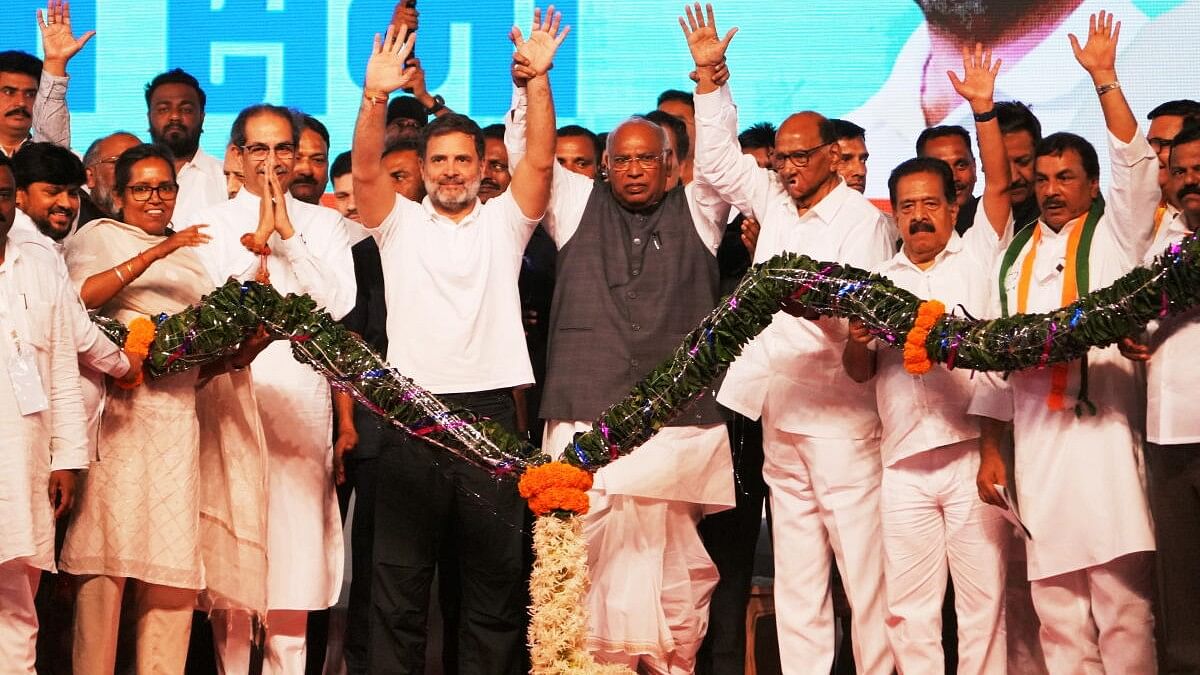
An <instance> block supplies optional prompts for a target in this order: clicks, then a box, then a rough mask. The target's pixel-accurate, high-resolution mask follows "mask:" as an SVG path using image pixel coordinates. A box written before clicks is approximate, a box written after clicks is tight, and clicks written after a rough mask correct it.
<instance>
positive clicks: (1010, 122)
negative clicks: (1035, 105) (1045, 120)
mask: <svg viewBox="0 0 1200 675" xmlns="http://www.w3.org/2000/svg"><path fill="white" fill-rule="evenodd" d="M996 121H997V122H999V123H1000V133H1002V134H1014V133H1017V132H1018V131H1024V132H1025V133H1027V134H1029V135H1030V137H1032V138H1033V143H1034V145H1037V143H1038V142H1039V141H1041V140H1042V123H1041V122H1040V121H1038V118H1037V115H1034V114H1033V111H1032V110H1030V109H1029V106H1027V105H1025V104H1024V103H1021V102H1020V101H1000V102H999V103H997V104H996Z"/></svg>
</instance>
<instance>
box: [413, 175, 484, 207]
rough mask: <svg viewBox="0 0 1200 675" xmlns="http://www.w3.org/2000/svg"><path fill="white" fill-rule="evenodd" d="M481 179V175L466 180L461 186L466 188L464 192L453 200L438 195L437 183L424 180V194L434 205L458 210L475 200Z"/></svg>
mask: <svg viewBox="0 0 1200 675" xmlns="http://www.w3.org/2000/svg"><path fill="white" fill-rule="evenodd" d="M482 181H483V177H482V176H481V177H479V178H476V179H475V180H473V181H469V182H467V183H466V184H465V185H464V186H463V187H465V188H466V192H465V193H464V194H463V196H462V197H461V198H459V199H455V200H453V201H445V200H442V199H441V198H440V197H438V187H440V186H439V185H438V183H437V182H435V181H429V180H427V181H425V194H427V195H429V201H431V202H433V205H434V206H439V207H441V208H443V209H445V210H447V211H459V210H462V209H464V208H466V206H467V205H468V204H470V203H471V202H473V201H475V198H476V197H478V196H479V184H480V183H481V182H482Z"/></svg>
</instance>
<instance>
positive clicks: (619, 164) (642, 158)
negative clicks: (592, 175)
mask: <svg viewBox="0 0 1200 675" xmlns="http://www.w3.org/2000/svg"><path fill="white" fill-rule="evenodd" d="M666 154H667V153H665V152H660V153H658V154H656V155H652V154H645V155H635V156H633V157H630V156H628V155H616V156H615V157H609V158H608V168H610V169H612V170H613V171H622V172H624V171H628V170H629V167H630V166H631V165H632V164H633V162H637V164H638V166H639V167H641V168H643V169H653V168H654V167H656V166H658V164H659V163H660V162H662V160H663V157H664V156H666Z"/></svg>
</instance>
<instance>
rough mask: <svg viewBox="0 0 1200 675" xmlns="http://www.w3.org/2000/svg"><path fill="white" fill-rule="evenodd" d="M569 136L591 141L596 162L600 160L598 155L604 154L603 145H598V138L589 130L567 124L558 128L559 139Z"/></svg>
mask: <svg viewBox="0 0 1200 675" xmlns="http://www.w3.org/2000/svg"><path fill="white" fill-rule="evenodd" d="M571 136H578V137H580V138H586V139H588V140H589V141H591V143H592V147H593V148H595V149H596V159H597V160H599V159H600V155H602V154H604V145H603V144H601V143H600V137H599V136H597V135H596V134H594V133H592V131H591V130H590V129H587V128H586V127H581V126H579V125H578V124H568V125H566V126H562V127H559V128H558V137H559V138H569V137H571Z"/></svg>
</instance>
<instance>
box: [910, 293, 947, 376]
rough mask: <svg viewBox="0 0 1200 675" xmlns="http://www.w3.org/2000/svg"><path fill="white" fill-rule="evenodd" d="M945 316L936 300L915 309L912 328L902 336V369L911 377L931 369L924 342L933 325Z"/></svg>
mask: <svg viewBox="0 0 1200 675" xmlns="http://www.w3.org/2000/svg"><path fill="white" fill-rule="evenodd" d="M945 314H946V306H945V305H943V304H942V303H941V302H939V301H937V300H926V301H925V302H922V303H921V306H920V307H918V308H917V318H916V320H914V321H913V327H912V329H911V330H909V331H908V335H905V336H904V369H905V370H907V371H908V372H909V373H911V374H913V375H924V374H925V373H928V372H929V371H930V370H931V369H932V368H933V360H931V359H930V358H929V350H928V349H926V348H925V341H926V340H928V339H929V331H930V330H932V329H933V325H934V324H935V323H937V322H938V320H939V319H941V318H942V316H944V315H945Z"/></svg>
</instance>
